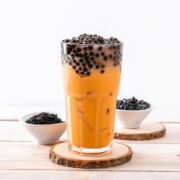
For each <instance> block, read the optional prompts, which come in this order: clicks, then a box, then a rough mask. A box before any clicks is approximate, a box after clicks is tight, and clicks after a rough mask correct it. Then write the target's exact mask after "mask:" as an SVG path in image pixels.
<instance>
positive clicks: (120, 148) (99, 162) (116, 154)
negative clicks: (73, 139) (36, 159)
mask: <svg viewBox="0 0 180 180" xmlns="http://www.w3.org/2000/svg"><path fill="white" fill-rule="evenodd" d="M131 157H132V150H131V148H130V147H129V146H127V145H124V144H120V143H113V148H112V152H109V153H102V154H93V155H85V154H82V155H80V154H79V153H76V152H73V151H71V150H69V147H68V143H67V142H64V143H59V144H57V145H55V146H53V147H52V148H51V149H50V152H49V158H50V159H51V160H52V161H53V162H54V163H56V164H59V165H63V166H68V167H75V168H86V169H88V168H107V167H112V166H117V165H120V164H124V163H126V162H127V161H129V160H130V159H131Z"/></svg>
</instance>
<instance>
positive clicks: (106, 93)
mask: <svg viewBox="0 0 180 180" xmlns="http://www.w3.org/2000/svg"><path fill="white" fill-rule="evenodd" d="M61 50H62V66H63V76H64V90H65V98H66V121H67V126H68V129H67V130H68V141H69V146H70V148H71V149H72V150H74V151H78V152H82V153H102V152H105V151H109V150H110V149H111V147H112V140H113V133H114V119H115V108H116V98H117V94H118V90H119V83H120V76H121V61H122V43H121V42H120V41H119V40H118V39H117V38H113V37H111V38H108V39H105V38H103V37H101V36H98V35H89V34H82V35H80V36H78V37H73V38H72V39H65V40H63V41H62V43H61Z"/></svg>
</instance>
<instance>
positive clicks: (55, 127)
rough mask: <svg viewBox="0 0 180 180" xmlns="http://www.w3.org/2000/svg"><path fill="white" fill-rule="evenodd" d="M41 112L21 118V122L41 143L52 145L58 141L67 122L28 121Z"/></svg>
mask: <svg viewBox="0 0 180 180" xmlns="http://www.w3.org/2000/svg"><path fill="white" fill-rule="evenodd" d="M36 114H39V113H31V114H27V115H25V116H23V117H22V118H20V123H21V124H22V125H23V126H24V127H25V129H26V130H27V131H28V132H29V133H30V134H31V135H32V136H33V137H34V138H35V139H36V140H37V142H38V143H39V144H43V145H50V144H55V143H57V142H58V140H59V138H60V137H61V136H62V135H63V133H64V132H65V130H66V122H63V123H56V124H29V123H26V121H27V120H28V119H29V118H31V117H32V116H34V115H36Z"/></svg>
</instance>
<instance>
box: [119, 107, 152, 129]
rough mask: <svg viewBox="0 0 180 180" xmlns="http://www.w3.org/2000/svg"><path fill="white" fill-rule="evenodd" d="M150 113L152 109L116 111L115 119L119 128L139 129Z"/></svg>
mask: <svg viewBox="0 0 180 180" xmlns="http://www.w3.org/2000/svg"><path fill="white" fill-rule="evenodd" d="M151 111H152V107H150V108H147V109H144V110H121V109H116V117H117V119H118V120H119V123H120V126H121V127H123V128H126V129H135V128H139V126H140V124H141V123H142V121H143V120H144V119H145V118H146V117H147V116H148V115H149V113H150V112H151Z"/></svg>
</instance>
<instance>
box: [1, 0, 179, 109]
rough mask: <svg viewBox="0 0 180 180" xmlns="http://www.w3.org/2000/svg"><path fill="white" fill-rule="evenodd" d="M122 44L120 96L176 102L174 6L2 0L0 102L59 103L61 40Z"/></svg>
mask: <svg viewBox="0 0 180 180" xmlns="http://www.w3.org/2000/svg"><path fill="white" fill-rule="evenodd" d="M85 32H86V33H97V34H99V35H103V36H115V37H118V38H119V39H120V40H122V41H123V42H124V56H123V70H122V81H121V88H120V97H129V96H132V95H134V96H137V97H139V98H144V99H146V100H148V101H150V102H151V103H153V104H155V105H156V106H158V105H161V106H168V105H171V106H178V105H179V102H180V95H179V94H180V86H179V82H180V80H179V79H180V1H178V0H86V1H85V0H1V1H0V105H1V106H7V105H23V106H25V105H61V104H62V103H63V85H62V76H61V66H60V49H59V48H60V45H59V42H60V40H61V39H63V38H66V37H71V36H76V35H79V34H80V33H85Z"/></svg>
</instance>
